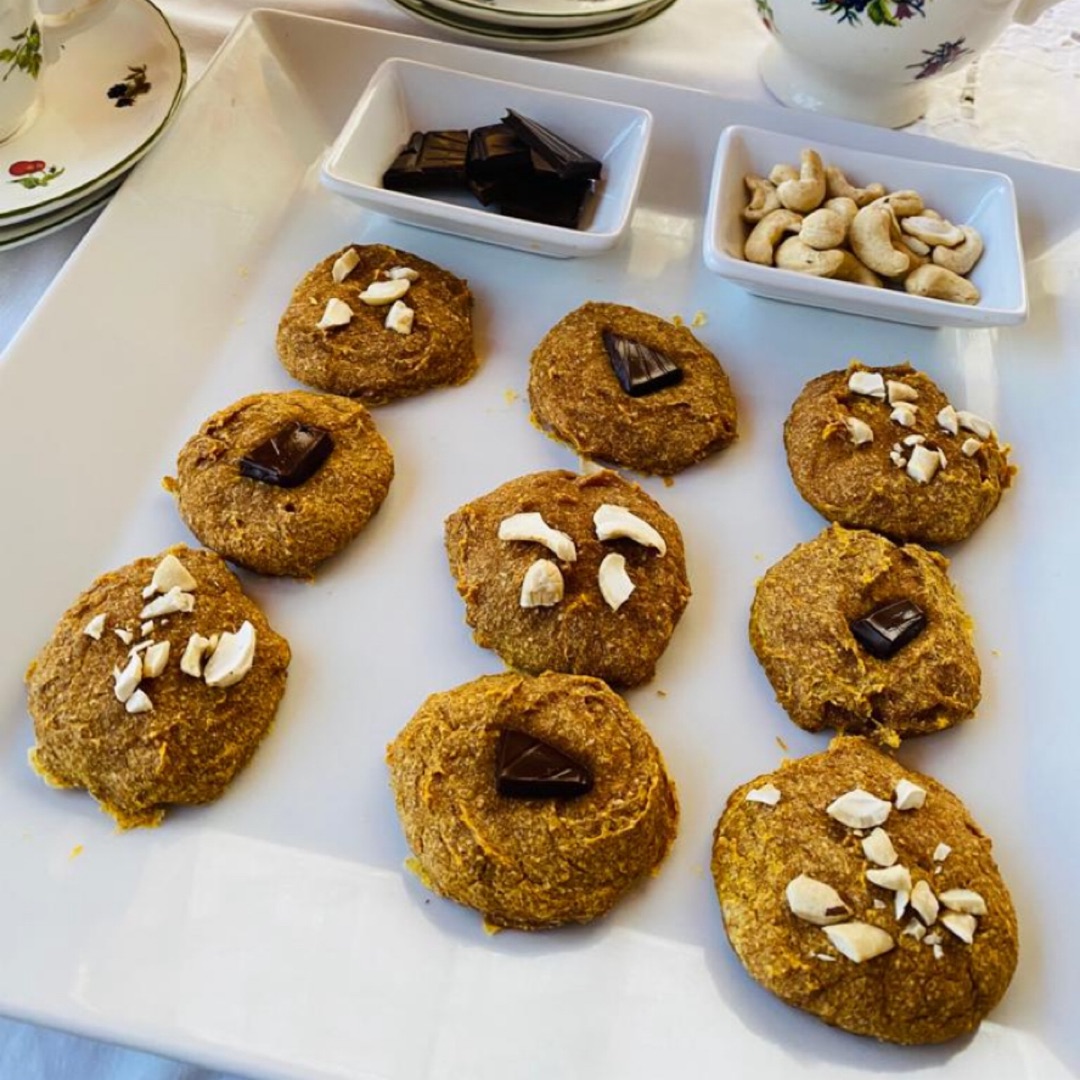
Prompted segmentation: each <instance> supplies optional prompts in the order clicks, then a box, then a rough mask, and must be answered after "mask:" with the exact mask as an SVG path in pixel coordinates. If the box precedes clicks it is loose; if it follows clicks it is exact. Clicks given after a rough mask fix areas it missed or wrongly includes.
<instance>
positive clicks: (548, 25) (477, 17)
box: [391, 0, 675, 52]
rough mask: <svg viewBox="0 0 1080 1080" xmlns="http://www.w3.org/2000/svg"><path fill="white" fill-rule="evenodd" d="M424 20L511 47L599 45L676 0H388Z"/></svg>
mask: <svg viewBox="0 0 1080 1080" xmlns="http://www.w3.org/2000/svg"><path fill="white" fill-rule="evenodd" d="M391 3H394V4H396V5H397V6H398V7H399V8H402V9H403V10H404V11H407V12H408V13H409V14H410V15H412V16H413V17H415V18H417V19H419V20H420V21H421V22H423V23H426V24H427V25H428V26H433V27H438V28H439V29H441V30H443V31H445V32H446V33H447V34H449V35H450V36H451V37H455V38H458V39H461V40H465V41H471V42H473V43H474V44H479V45H488V46H491V47H493V48H497V49H507V50H510V51H514V52H554V51H555V50H557V49H576V48H582V47H584V46H586V45H600V44H603V43H605V42H608V41H613V40H614V39H616V38H619V37H622V36H623V35H625V34H629V33H632V32H633V31H634V30H637V29H638V28H639V27H641V26H644V25H645V24H646V23H648V22H651V21H652V20H653V19H655V18H656V16H658V15H660V14H662V13H663V12H665V11H667V9H668V8H669V7H671V5H672V4H674V3H675V0H391Z"/></svg>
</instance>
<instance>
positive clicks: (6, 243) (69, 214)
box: [0, 173, 127, 251]
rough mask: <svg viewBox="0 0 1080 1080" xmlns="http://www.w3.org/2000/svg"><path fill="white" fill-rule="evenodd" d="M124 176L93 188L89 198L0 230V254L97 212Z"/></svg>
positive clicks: (86, 196)
mask: <svg viewBox="0 0 1080 1080" xmlns="http://www.w3.org/2000/svg"><path fill="white" fill-rule="evenodd" d="M126 176H127V173H122V174H121V175H120V176H117V177H115V178H114V179H112V180H110V181H109V182H108V183H107V184H105V185H103V186H102V187H100V188H95V189H94V191H93V192H91V193H90V194H89V195H84V196H83V197H82V198H81V199H76V200H75V201H74V202H71V203H68V204H66V205H65V206H62V207H60V209H59V210H53V211H52V212H51V213H48V214H40V215H39V216H37V217H35V218H32V219H31V220H30V221H25V222H21V223H19V224H17V225H10V226H2V227H0V251H8V250H10V249H11V248H17V247H22V245H23V244H31V243H33V242H34V241H35V240H42V239H44V238H45V237H46V236H51V235H52V234H53V233H54V232H59V231H60V230H61V229H66V228H67V227H68V226H69V225H74V224H75V222H77V221H82V219H83V218H84V217H86V216H87V215H89V214H93V213H94V212H95V211H97V210H101V209H102V208H103V207H104V206H105V204H106V203H107V202H108V201H109V200H110V199H111V198H112V197H113V195H114V194H115V193H116V189H117V188H118V187H119V186H120V185H121V184H122V183H123V182H124V179H125V177H126Z"/></svg>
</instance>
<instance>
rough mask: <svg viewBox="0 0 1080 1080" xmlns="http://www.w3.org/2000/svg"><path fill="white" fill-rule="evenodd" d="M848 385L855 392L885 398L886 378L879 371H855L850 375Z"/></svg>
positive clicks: (880, 399)
mask: <svg viewBox="0 0 1080 1080" xmlns="http://www.w3.org/2000/svg"><path fill="white" fill-rule="evenodd" d="M847 386H848V389H849V390H850V391H851V392H852V393H853V394H862V395H863V396H864V397H872V398H877V399H878V400H879V401H884V400H885V380H884V379H883V378H882V377H881V372H879V371H853V372H852V373H851V375H850V376H848V381H847Z"/></svg>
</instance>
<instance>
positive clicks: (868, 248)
mask: <svg viewBox="0 0 1080 1080" xmlns="http://www.w3.org/2000/svg"><path fill="white" fill-rule="evenodd" d="M895 228H896V221H895V219H894V218H893V215H892V211H891V210H890V209H889V207H887V206H884V205H882V203H881V202H880V201H878V202H875V203H871V204H870V205H869V206H864V207H863V208H862V209H861V210H860V211H859V212H858V213H857V214H856V215H855V220H854V221H853V222H852V223H851V230H850V232H849V233H848V239H849V240H850V241H851V250H852V251H854V252H855V254H856V255H857V256H858V258H859V260H860V261H861V262H862V263H863V264H865V265H866V266H868V267H870V269H871V270H873V271H874V272H875V273H878V274H881V275H882V276H883V277H890V278H893V277H901V276H902V275H904V274H906V273H907V272H908V269H909V268H910V266H911V260H912V258H913V255H912V253H910V252H907V251H901V250H900V249H899V248H897V247H895V246H894V245H893V234H892V230H893V229H895Z"/></svg>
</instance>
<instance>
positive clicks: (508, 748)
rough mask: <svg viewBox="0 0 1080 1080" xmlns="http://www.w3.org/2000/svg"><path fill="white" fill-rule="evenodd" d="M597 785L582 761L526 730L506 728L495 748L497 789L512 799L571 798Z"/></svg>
mask: <svg viewBox="0 0 1080 1080" xmlns="http://www.w3.org/2000/svg"><path fill="white" fill-rule="evenodd" d="M592 786H593V778H592V774H591V773H590V772H589V770H588V769H586V768H585V766H584V765H582V764H581V763H580V762H577V761H574V759H573V758H571V757H567V755H566V754H564V753H563V752H562V751H561V750H556V749H555V747H554V746H551V745H550V744H548V743H546V742H543V741H542V740H541V739H538V738H536V737H535V736H533V735H527V734H526V733H525V732H524V731H515V730H514V729H513V728H504V729H503V731H502V732H501V733H500V734H499V743H498V746H497V747H496V751H495V790H496V791H498V793H499V794H500V795H506V796H508V797H510V798H511V799H571V798H573V797H574V796H576V795H584V794H585V793H586V792H588V791H591V790H592Z"/></svg>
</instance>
